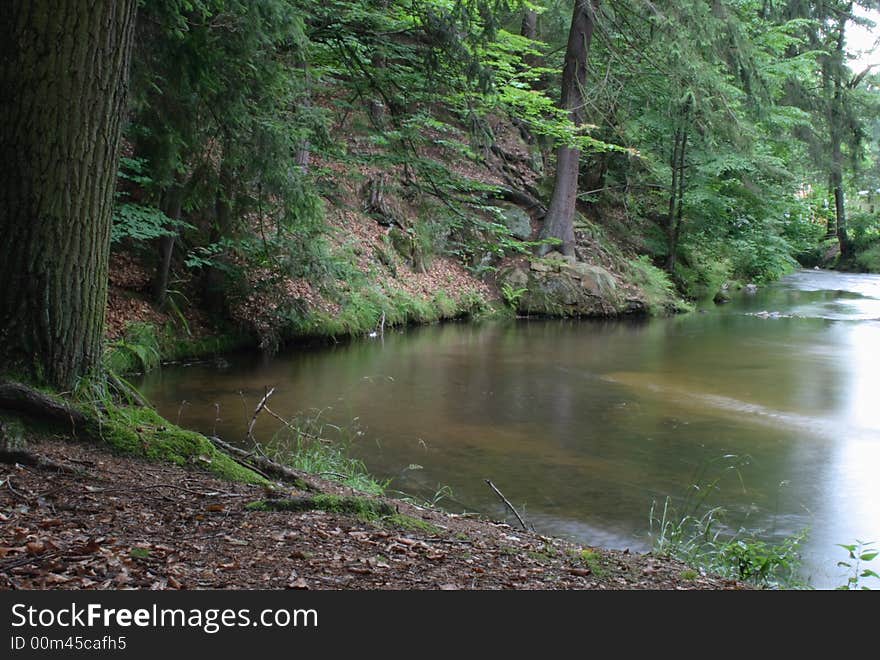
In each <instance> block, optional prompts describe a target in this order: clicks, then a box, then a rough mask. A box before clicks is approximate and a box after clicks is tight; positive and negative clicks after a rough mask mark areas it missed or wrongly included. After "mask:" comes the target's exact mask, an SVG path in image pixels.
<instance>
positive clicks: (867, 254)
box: [855, 242, 880, 273]
mask: <svg viewBox="0 0 880 660" xmlns="http://www.w3.org/2000/svg"><path fill="white" fill-rule="evenodd" d="M855 263H856V266H857V267H858V268H859V269H860V270H863V271H865V272H866V273H880V242H877V243H874V244H873V245H871V246H870V247H868V248H866V249H864V250H863V251H861V252H859V253H858V254H856V258H855Z"/></svg>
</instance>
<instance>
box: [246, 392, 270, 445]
mask: <svg viewBox="0 0 880 660" xmlns="http://www.w3.org/2000/svg"><path fill="white" fill-rule="evenodd" d="M273 394H275V388H274V387H273V388H270V389H267V390H266V394H265V395H264V396H263V398H262V399H260V402H259V403H258V404H257V407H256V408H254V414H253V417H251V423H250V424H248V430H247V436H245V437H246V438H247V439H248V440H251V441H253V439H254V424H256V423H257V417H258V416H259V414H260V411H261V410H263V408H264V407H265V406H266V403H267V402H268V401H269V397H270V396H272V395H273Z"/></svg>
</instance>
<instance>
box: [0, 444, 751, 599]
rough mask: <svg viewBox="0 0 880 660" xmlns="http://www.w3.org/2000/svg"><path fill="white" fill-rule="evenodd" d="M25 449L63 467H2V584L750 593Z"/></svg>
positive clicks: (612, 556)
mask: <svg viewBox="0 0 880 660" xmlns="http://www.w3.org/2000/svg"><path fill="white" fill-rule="evenodd" d="M30 449H31V450H32V451H33V452H34V453H35V454H38V455H40V456H42V457H45V458H48V459H50V460H52V461H54V462H55V463H56V464H60V465H61V466H65V467H66V469H64V470H59V469H53V468H43V467H40V468H37V467H30V466H22V465H7V464H0V589H325V590H326V589H360V590H374V589H392V590H409V589H742V588H746V587H745V586H744V585H742V584H739V583H737V582H733V581H730V580H724V579H719V578H716V577H712V576H706V575H701V574H700V573H699V572H697V571H693V570H691V569H688V568H687V567H686V566H684V565H682V564H680V563H678V562H676V561H672V560H669V559H666V558H660V557H652V556H650V555H639V554H633V553H629V552H626V551H624V552H620V551H607V550H601V549H595V548H583V547H579V546H575V545H571V544H569V543H566V542H563V541H561V540H558V539H551V538H547V537H543V536H540V535H537V534H534V533H531V532H525V531H522V530H520V529H515V528H512V527H511V526H509V525H506V524H501V523H494V522H490V521H486V520H480V519H476V518H474V517H470V516H461V515H448V514H445V513H442V512H440V511H436V510H431V509H424V508H420V507H415V506H413V505H411V504H408V503H404V502H400V501H396V500H387V501H388V502H390V503H391V504H392V505H393V506H394V507H395V508H396V510H397V511H398V514H399V515H395V516H391V517H386V518H384V519H382V518H379V519H375V520H366V519H363V518H360V519H359V518H358V517H356V516H348V515H342V514H334V513H328V512H325V511H320V510H318V511H308V512H297V513H293V512H260V511H252V510H248V509H246V508H245V507H246V505H247V504H248V503H250V502H253V501H255V500H259V499H262V498H263V497H265V495H266V492H265V489H264V488H262V487H259V486H249V485H242V484H236V483H229V482H225V481H220V480H218V479H215V478H213V477H212V476H209V475H207V474H205V473H204V472H201V471H198V470H196V469H187V468H183V467H178V466H175V465H171V464H157V463H149V462H146V461H143V460H140V459H135V458H130V457H126V456H119V455H114V454H113V453H110V452H109V451H107V450H106V448H104V447H102V446H99V445H96V444H87V443H81V442H71V441H67V440H61V439H44V440H42V441H40V442H38V443H36V444H34V445H32V446H31V447H30ZM319 483H320V484H321V487H322V489H324V490H325V492H327V493H335V494H351V491H350V490H349V489H347V488H343V487H340V486H338V485H336V484H334V483H332V482H323V481H322V482H319Z"/></svg>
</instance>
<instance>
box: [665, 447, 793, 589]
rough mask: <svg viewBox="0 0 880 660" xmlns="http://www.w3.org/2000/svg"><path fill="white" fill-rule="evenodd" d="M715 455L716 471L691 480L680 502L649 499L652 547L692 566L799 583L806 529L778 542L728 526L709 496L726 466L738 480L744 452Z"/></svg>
mask: <svg viewBox="0 0 880 660" xmlns="http://www.w3.org/2000/svg"><path fill="white" fill-rule="evenodd" d="M719 460H720V461H723V468H722V471H721V473H720V474H718V475H717V476H715V477H714V478H712V479H709V480H706V481H702V480H701V481H699V482H698V483H696V484H694V485H693V486H692V487H691V488H690V489H689V494H688V496H687V498H685V501H684V502H683V503H682V504H680V505H678V506H676V505H674V504H673V501H672V498H670V497H666V498H665V500H664V502H663V504H662V506H658V504H657V502H656V501H655V502H654V503H652V505H651V511H650V529H651V535H652V536H653V537H654V542H653V551H654V552H655V553H657V554H659V555H666V556H671V557H674V558H676V559H679V560H681V561H683V562H684V563H686V564H689V565H690V566H692V567H695V568H699V569H703V570H706V571H708V572H711V573H715V574H717V575H721V576H724V577H730V578H735V579H738V580H743V581H744V582H749V583H751V584H754V585H756V586H761V587H768V588H797V587H803V586H805V585H804V583H803V580H802V579H801V578H800V577H799V574H798V571H799V570H800V566H801V556H800V548H801V545H802V544H803V542H804V540H805V539H806V537H807V532H806V530H804V531H802V532H800V533H798V534H795V535H793V536H790V537H788V538H785V539H783V540H782V541H781V542H779V543H776V544H774V543H770V542H768V541H765V540H763V539H762V538H760V537H761V532H762V530H755V529H748V528H747V527H746V526H745V525H740V526H739V527H738V528H732V527H731V526H730V525H729V524H727V523H726V521H725V518H726V514H727V512H726V510H725V509H724V508H723V507H721V506H712V505H710V503H709V498H710V497H711V495H712V494H713V493H715V492H717V491H718V488H719V485H720V483H721V479H722V477H723V476H724V475H725V474H726V473H729V472H732V473H734V474H735V475H736V477H737V478H738V480H739V483H740V484H741V485H742V484H743V481H742V475H741V473H740V470H741V468H742V467H744V466H745V465H747V464H748V457H740V456H734V455H727V456H723V457H721V458H720V459H719ZM712 463H714V462H710V464H712ZM708 467H709V466H704V468H703V469H701V473H705V471H706V470H707V469H708ZM743 487H744V486H743ZM732 530H735V531H732Z"/></svg>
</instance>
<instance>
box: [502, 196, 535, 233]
mask: <svg viewBox="0 0 880 660" xmlns="http://www.w3.org/2000/svg"><path fill="white" fill-rule="evenodd" d="M498 208H499V210H500V211H501V221H502V224H503V225H504V226H505V227H507V231H508V232H510V235H511V236H513V237H514V238H518V239H520V240H521V241H527V240H529V239H530V238H531V237H532V219H531V218H530V217H529V214H528V213H526V212H525V211H523V210H522V209H521V208H520V207H518V206H516V205H515V204H504V203H501V204H498Z"/></svg>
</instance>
